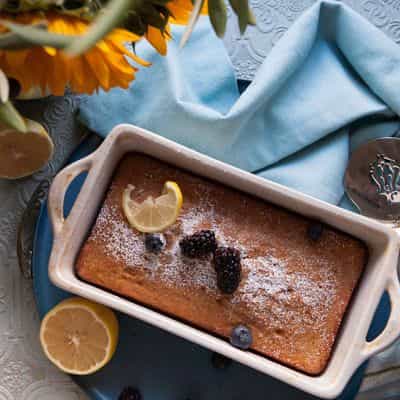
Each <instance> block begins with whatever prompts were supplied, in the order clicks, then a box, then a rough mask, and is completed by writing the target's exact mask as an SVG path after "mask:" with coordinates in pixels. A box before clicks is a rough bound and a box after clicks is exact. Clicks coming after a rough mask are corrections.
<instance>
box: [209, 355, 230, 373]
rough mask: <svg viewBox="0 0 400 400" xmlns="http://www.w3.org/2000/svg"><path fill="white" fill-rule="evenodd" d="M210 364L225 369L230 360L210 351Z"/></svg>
mask: <svg viewBox="0 0 400 400" xmlns="http://www.w3.org/2000/svg"><path fill="white" fill-rule="evenodd" d="M211 364H212V365H213V367H214V368H215V369H221V370H222V369H226V368H228V367H229V366H230V365H231V364H232V360H231V359H230V358H228V357H225V356H223V355H222V354H219V353H212V356H211Z"/></svg>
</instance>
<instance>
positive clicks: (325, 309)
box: [87, 154, 366, 363]
mask: <svg viewBox="0 0 400 400" xmlns="http://www.w3.org/2000/svg"><path fill="white" fill-rule="evenodd" d="M129 160H131V161H129ZM132 160H136V161H132ZM167 179H168V180H173V181H176V182H178V183H179V185H180V186H181V189H182V192H183V195H184V203H183V207H182V210H181V213H180V216H179V218H178V220H177V222H176V223H175V224H174V225H173V226H172V227H171V228H169V229H168V230H167V231H165V232H164V235H165V238H166V242H167V243H166V248H165V249H164V250H163V252H162V253H161V254H159V255H155V254H151V253H149V252H148V251H146V248H145V244H144V234H141V233H139V232H135V231H134V230H132V228H131V227H130V226H129V224H128V223H127V221H126V219H125V218H124V215H123V212H122V210H121V205H120V199H121V196H122V191H123V189H124V188H125V187H126V185H128V184H133V185H134V186H135V191H134V196H135V198H136V199H137V200H140V199H144V198H146V197H147V196H148V195H157V193H159V190H160V188H161V187H162V185H163V182H164V181H165V180H167ZM310 223H311V222H310V220H308V219H306V218H304V217H302V216H299V215H296V214H293V213H291V212H289V211H287V210H284V209H281V208H279V207H277V206H275V205H272V204H269V203H267V202H265V201H262V200H260V199H257V198H254V197H252V196H249V195H246V194H244V193H241V192H238V191H236V190H233V189H230V188H228V187H225V186H222V185H221V184H218V183H215V182H211V181H208V180H206V179H203V178H200V177H197V176H194V175H192V174H190V173H187V172H185V171H182V170H179V169H176V168H174V167H172V166H169V165H167V164H165V163H162V162H159V161H157V160H154V159H152V158H150V157H147V156H143V155H138V154H134V156H128V157H125V158H124V160H123V161H122V162H121V164H120V167H119V168H118V171H117V173H116V175H115V177H114V179H113V181H112V183H111V187H110V190H109V192H108V194H107V197H106V200H105V202H104V204H103V206H102V208H101V210H100V212H99V215H98V217H97V220H96V222H95V225H94V227H93V230H92V232H91V234H90V236H89V238H88V242H87V243H89V244H90V243H91V242H95V243H97V244H98V245H99V247H100V248H101V249H102V250H101V251H102V252H103V254H104V256H105V257H106V258H107V259H109V260H112V262H116V263H119V264H121V265H124V266H125V268H126V269H127V270H128V271H129V273H132V274H139V273H140V274H141V276H144V277H145V278H146V280H148V281H149V282H156V283H157V285H158V286H160V287H163V288H165V290H166V291H168V290H174V291H177V290H178V291H180V292H181V293H183V294H184V295H185V296H187V298H190V296H194V295H196V296H197V295H198V294H199V295H201V296H203V297H207V298H209V299H211V300H210V301H214V302H215V301H218V302H222V303H223V304H224V307H225V309H226V314H227V315H228V314H229V313H232V315H233V313H234V314H235V318H236V317H237V315H238V314H240V315H243V319H244V320H245V321H244V322H247V323H251V324H253V325H254V326H257V327H258V329H259V330H260V335H261V334H268V340H267V341H264V342H263V344H262V345H261V348H259V349H258V350H260V351H261V352H265V351H267V352H268V353H269V354H271V351H270V350H268V348H270V349H273V351H272V354H271V355H272V356H273V357H274V358H277V359H279V358H280V353H281V352H282V351H283V352H286V353H287V354H288V355H287V357H286V358H287V360H288V362H289V363H290V360H291V357H292V356H293V357H296V354H298V352H299V351H307V352H308V353H309V355H308V356H309V357H310V358H311V359H314V360H318V358H319V357H321V354H324V357H326V349H327V348H329V349H330V348H331V346H332V344H333V342H334V339H335V336H336V332H337V328H338V324H339V323H340V320H339V322H338V321H337V319H332V318H331V317H332V315H335V314H337V313H341V314H343V312H344V310H345V308H346V306H347V303H348V301H349V298H350V295H351V292H352V291H353V289H354V287H355V285H356V283H357V280H358V278H359V276H360V274H361V271H362V268H363V267H364V264H365V259H366V248H365V246H364V244H363V243H362V242H360V241H359V240H357V239H355V238H353V237H351V236H349V235H347V234H344V233H342V232H339V231H337V230H335V229H333V228H331V227H328V226H326V227H325V228H324V231H323V234H322V236H321V238H320V239H319V240H318V241H313V240H310V238H309V237H307V229H308V227H309V225H310ZM200 229H211V230H213V231H214V232H215V235H216V238H217V240H218V243H219V244H220V245H227V246H233V247H235V248H237V249H239V250H240V252H241V257H242V280H241V283H240V285H239V288H238V289H237V291H236V292H235V293H234V294H233V295H230V296H226V295H223V294H221V293H220V291H219V290H218V288H217V285H216V277H215V270H214V267H213V264H212V258H211V256H207V257H203V258H200V259H189V258H187V257H184V256H183V255H182V254H181V252H180V248H179V240H180V239H181V238H182V237H183V236H184V235H188V234H193V233H194V232H196V231H198V230H200ZM232 318H233V317H232ZM310 337H311V339H310ZM310 340H311V342H310Z"/></svg>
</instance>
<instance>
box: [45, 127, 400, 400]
mask: <svg viewBox="0 0 400 400" xmlns="http://www.w3.org/2000/svg"><path fill="white" fill-rule="evenodd" d="M132 151H136V152H141V153H145V154H149V155H151V156H153V157H155V158H158V159H160V160H163V161H166V162H168V163H170V164H173V165H176V166H177V167H180V168H185V169H187V170H190V171H192V172H193V173H195V174H198V175H202V176H204V177H208V178H210V179H213V180H215V181H219V182H222V183H224V184H226V185H228V186H232V187H234V188H236V189H239V190H241V191H244V192H247V193H250V194H253V195H255V196H258V197H260V198H262V199H265V200H267V201H269V202H271V203H276V204H279V205H280V206H283V207H285V208H287V209H289V210H292V211H295V212H298V213H300V214H303V215H305V216H308V217H311V218H318V219H320V220H322V221H323V222H325V223H327V224H330V225H332V226H334V227H337V228H338V229H340V230H342V231H345V232H348V233H349V234H351V235H353V236H355V237H357V238H360V239H361V240H363V241H364V242H365V243H366V244H367V245H368V247H369V251H370V258H369V262H368V265H367V268H366V272H365V273H364V274H363V277H362V280H361V283H360V285H359V287H358V289H357V291H356V293H355V295H354V298H353V300H352V302H351V306H350V309H349V312H348V313H347V316H346V318H345V321H344V323H343V324H342V326H341V329H340V333H339V336H338V338H337V341H336V344H335V347H334V351H333V354H332V357H331V359H330V361H329V364H328V366H327V368H326V369H325V371H324V372H323V373H322V374H321V375H319V376H308V375H306V374H304V373H302V372H298V371H295V370H293V369H291V368H289V367H286V366H284V365H282V364H279V363H277V362H275V361H272V360H270V359H267V358H265V357H262V356H260V355H257V354H254V353H251V352H247V351H242V350H239V349H237V348H234V347H233V346H231V345H230V344H229V343H228V342H227V341H224V340H222V339H220V338H218V337H215V336H213V335H211V334H208V333H205V332H203V331H201V330H198V329H195V328H193V327H191V326H189V325H186V324H184V323H182V322H179V321H176V320H174V319H173V318H170V317H168V316H166V315H163V314H161V313H158V312H156V311H153V310H151V309H148V308H146V307H144V306H141V305H139V304H135V303H134V302H133V301H129V300H127V299H124V298H121V297H119V296H117V295H115V294H112V293H109V292H107V291H106V290H102V289H100V288H98V287H95V286H93V285H90V284H88V283H85V282H83V281H81V280H79V279H78V278H77V276H76V275H75V272H74V264H75V259H76V257H77V255H78V252H79V250H80V248H81V246H82V244H83V242H84V240H85V238H86V236H87V234H88V232H89V230H90V228H91V226H92V224H93V222H94V220H95V218H96V215H97V212H98V210H99V208H100V206H101V203H102V201H103V198H104V194H105V192H106V190H107V188H108V185H109V182H110V179H111V177H112V174H113V172H114V169H115V168H116V166H117V164H118V162H119V160H120V159H121V157H122V156H123V155H124V154H125V153H127V152H132ZM83 171H87V172H88V176H87V178H86V180H85V183H84V185H83V187H82V189H81V191H80V193H79V195H78V198H77V200H76V202H75V204H74V206H73V208H72V210H71V212H70V214H69V216H68V217H67V218H66V219H64V216H63V201H64V196H65V193H66V190H67V188H68V186H69V184H70V183H71V181H72V180H73V179H74V177H75V176H77V175H78V174H80V173H81V172H83ZM49 213H50V217H51V221H52V226H53V231H54V243H53V248H52V252H51V258H50V264H49V275H50V278H51V280H52V282H53V283H54V284H55V285H57V286H58V287H60V288H62V289H65V290H67V291H69V292H72V293H74V294H76V295H79V296H83V297H86V298H89V299H92V300H94V301H97V302H99V303H103V304H106V305H108V306H110V307H112V308H114V309H117V310H120V311H122V312H124V313H126V314H129V315H131V316H133V317H136V318H139V319H141V320H143V321H145V322H148V323H150V324H152V325H155V326H157V327H159V328H161V329H165V330H167V331H169V332H171V333H174V334H176V335H178V336H181V337H183V338H185V339H187V340H190V341H192V342H194V343H197V344H199V345H201V346H204V347H207V348H209V349H211V350H213V351H217V352H219V353H222V354H224V355H225V356H227V357H230V358H232V359H234V360H236V361H239V362H241V363H243V364H246V365H248V366H249V367H251V368H254V369H257V370H259V371H261V372H263V373H265V374H268V375H271V376H273V377H275V378H277V379H280V380H282V381H284V382H286V383H288V384H289V385H293V386H296V387H297V388H299V389H302V390H304V391H306V392H309V393H311V394H314V395H316V396H319V397H323V398H334V397H336V396H337V395H338V394H339V393H340V392H341V391H342V390H343V389H344V387H345V385H346V383H347V382H348V381H349V379H350V377H351V376H352V374H353V373H354V372H355V370H356V369H357V367H358V366H359V365H360V364H361V363H362V362H363V361H365V360H366V359H367V358H369V357H371V356H372V355H374V354H375V353H378V352H379V351H381V350H383V349H384V348H386V347H387V346H389V345H390V344H391V343H392V342H393V341H394V340H395V339H397V338H398V337H399V335H400V286H399V282H398V276H397V259H398V254H399V239H398V236H397V234H396V232H395V231H394V230H392V229H391V228H388V227H387V226H385V225H383V224H381V223H379V222H376V221H373V220H371V219H367V218H364V217H362V216H359V215H357V214H355V213H352V212H349V211H345V210H343V209H340V208H338V207H335V206H332V205H330V204H327V203H325V202H322V201H319V200H316V199H314V198H312V197H309V196H306V195H304V194H302V193H299V192H296V191H294V190H291V189H288V188H287V187H284V186H281V185H278V184H276V183H273V182H270V181H268V180H265V179H263V178H259V177H257V176H255V175H252V174H250V173H247V172H244V171H242V170H239V169H237V168H234V167H232V166H230V165H227V164H224V163H222V162H219V161H216V160H214V159H212V158H209V157H206V156H204V155H202V154H199V153H197V152H195V151H193V150H190V149H188V148H185V147H183V146H181V145H178V144H176V143H174V142H172V141H169V140H167V139H164V138H162V137H160V136H157V135H154V134H152V133H150V132H148V131H145V130H143V129H140V128H137V127H135V126H131V125H119V126H117V127H116V128H115V129H114V130H113V131H112V132H111V133H110V134H109V135H108V136H107V138H106V139H105V141H104V142H103V144H102V145H101V146H100V147H99V149H98V150H97V151H95V152H94V153H93V154H91V155H89V156H88V157H86V158H84V159H81V160H79V161H77V162H75V163H73V164H71V165H70V166H68V167H67V168H65V169H64V170H62V171H61V172H60V173H59V174H58V175H57V176H56V178H55V179H54V181H53V184H52V186H51V189H50V194H49ZM385 290H387V291H388V292H389V295H390V299H391V306H392V307H391V314H390V319H389V322H388V324H387V326H386V328H385V330H384V331H383V332H382V333H381V334H380V336H379V337H377V338H376V339H375V340H374V341H372V342H367V341H366V335H367V331H368V328H369V326H370V323H371V321H372V318H373V315H374V311H375V309H376V307H377V305H378V302H379V300H380V298H381V295H382V294H383V292H384V291H385Z"/></svg>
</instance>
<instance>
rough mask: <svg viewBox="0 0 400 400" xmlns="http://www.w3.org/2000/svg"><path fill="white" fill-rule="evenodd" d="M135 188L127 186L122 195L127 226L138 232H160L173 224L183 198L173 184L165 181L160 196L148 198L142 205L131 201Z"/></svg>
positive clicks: (176, 186)
mask: <svg viewBox="0 0 400 400" xmlns="http://www.w3.org/2000/svg"><path fill="white" fill-rule="evenodd" d="M134 190H135V187H134V186H132V185H128V186H127V187H126V188H125V190H124V192H123V195H122V208H123V211H124V214H125V216H126V218H127V220H128V222H129V224H130V225H131V226H132V227H133V228H135V229H137V230H138V231H139V232H147V233H154V232H162V231H163V230H165V229H167V228H168V227H169V226H171V225H172V224H174V223H175V221H176V219H177V218H178V215H179V211H180V209H181V207H182V202H183V196H182V192H181V189H180V188H179V186H178V184H177V183H175V182H171V181H167V182H165V183H164V188H163V191H162V194H161V196H159V197H157V198H153V197H148V198H147V199H146V200H144V201H143V202H142V203H137V202H135V201H134V200H133V199H132V192H133V191H134Z"/></svg>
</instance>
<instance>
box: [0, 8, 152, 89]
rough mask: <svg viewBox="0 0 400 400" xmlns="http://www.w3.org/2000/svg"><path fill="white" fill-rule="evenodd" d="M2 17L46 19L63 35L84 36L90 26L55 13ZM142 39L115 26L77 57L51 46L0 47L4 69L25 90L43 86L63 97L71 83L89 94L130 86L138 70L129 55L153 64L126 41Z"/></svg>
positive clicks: (31, 20) (31, 22) (50, 27)
mask: <svg viewBox="0 0 400 400" xmlns="http://www.w3.org/2000/svg"><path fill="white" fill-rule="evenodd" d="M1 18H2V19H8V20H12V21H14V22H17V23H20V24H25V25H35V24H38V23H43V22H44V23H45V24H46V26H47V29H48V31H49V32H52V33H59V34H63V35H81V34H83V33H84V32H85V31H86V30H87V29H88V26H89V22H86V21H84V20H82V19H80V18H76V17H72V16H67V15H61V14H57V13H55V12H36V13H35V12H29V13H21V14H17V15H11V14H5V13H1ZM5 31H7V29H6V28H5V27H3V26H0V33H3V32H5ZM139 39H140V37H139V36H137V35H135V34H133V33H132V32H129V31H127V30H125V29H120V28H115V29H114V30H113V31H111V33H110V34H108V35H107V36H106V37H104V38H103V39H102V40H100V41H99V42H98V43H97V44H96V45H95V46H94V47H93V48H91V49H90V50H88V51H87V52H85V53H84V54H82V55H79V56H76V57H70V56H68V55H66V54H65V53H64V52H63V51H62V50H59V49H55V48H51V47H40V46H36V47H31V48H28V49H23V50H0V69H2V70H3V71H4V72H5V74H6V75H7V76H9V77H11V78H15V79H16V80H17V81H18V82H19V83H20V85H21V89H22V93H24V92H27V91H29V90H30V89H31V88H32V87H40V88H41V91H42V93H47V92H50V93H52V94H54V95H59V96H61V95H63V94H64V90H65V87H66V86H67V85H69V86H70V88H71V89H72V90H73V91H74V92H76V93H88V94H91V93H93V92H94V91H96V90H97V89H98V88H100V87H101V88H102V89H104V90H106V91H107V90H109V89H111V88H112V87H115V86H119V87H122V88H127V87H128V86H129V84H130V82H131V81H132V80H134V79H135V73H136V71H137V68H136V67H134V66H133V65H131V64H130V63H129V62H128V60H127V58H129V59H131V60H133V61H135V62H136V63H138V64H140V65H143V66H147V65H149V64H148V63H146V62H145V61H143V60H141V59H140V58H138V57H137V56H136V55H135V54H134V53H132V52H130V51H129V50H127V49H126V48H125V46H124V44H125V43H126V42H136V41H137V40H139Z"/></svg>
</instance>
